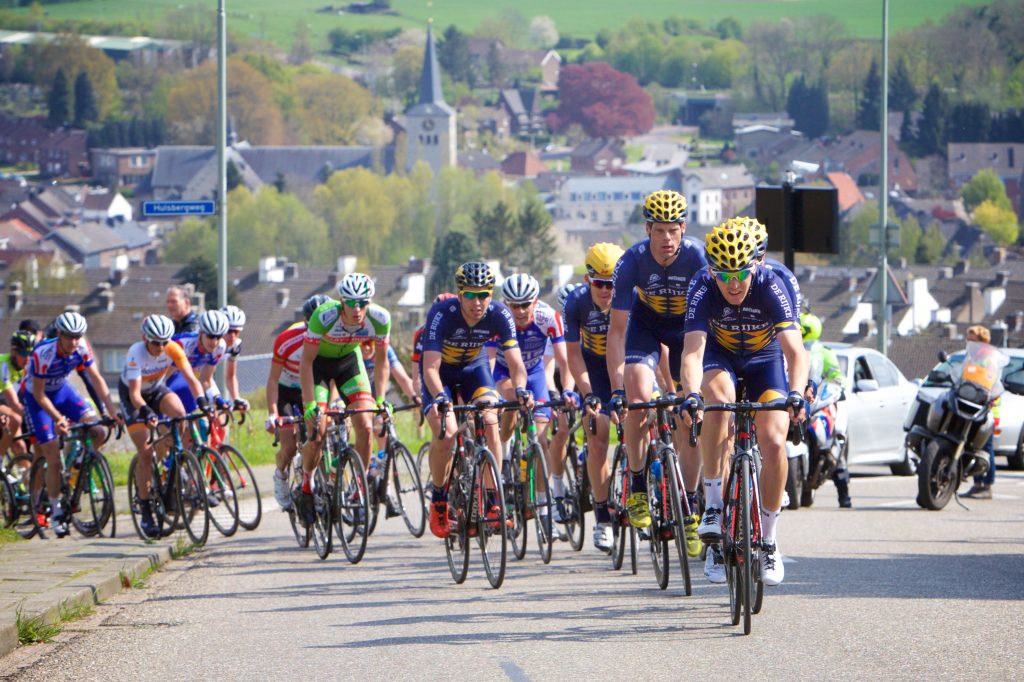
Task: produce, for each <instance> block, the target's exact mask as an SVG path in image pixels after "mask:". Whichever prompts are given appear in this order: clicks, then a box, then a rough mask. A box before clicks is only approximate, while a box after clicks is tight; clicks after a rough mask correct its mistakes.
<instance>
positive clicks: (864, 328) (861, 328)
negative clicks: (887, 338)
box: [857, 320, 875, 337]
mask: <svg viewBox="0 0 1024 682" xmlns="http://www.w3.org/2000/svg"><path fill="white" fill-rule="evenodd" d="M857 332H858V333H859V335H860V336H862V337H864V336H871V335H872V334H874V333H875V321H874V320H861V321H860V325H858V327H857Z"/></svg>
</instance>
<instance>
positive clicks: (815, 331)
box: [800, 313, 821, 341]
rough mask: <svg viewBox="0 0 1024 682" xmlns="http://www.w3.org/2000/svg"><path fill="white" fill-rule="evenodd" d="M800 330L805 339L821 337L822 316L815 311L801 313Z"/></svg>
mask: <svg viewBox="0 0 1024 682" xmlns="http://www.w3.org/2000/svg"><path fill="white" fill-rule="evenodd" d="M800 331H801V332H803V336H804V341H817V340H818V339H820V338H821V318H820V317H818V316H817V315H815V314H814V313H800Z"/></svg>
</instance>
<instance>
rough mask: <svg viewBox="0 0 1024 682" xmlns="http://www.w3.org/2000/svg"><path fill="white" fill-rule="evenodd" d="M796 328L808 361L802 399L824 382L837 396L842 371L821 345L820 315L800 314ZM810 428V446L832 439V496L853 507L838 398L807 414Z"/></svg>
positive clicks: (842, 409) (843, 417)
mask: <svg viewBox="0 0 1024 682" xmlns="http://www.w3.org/2000/svg"><path fill="white" fill-rule="evenodd" d="M800 331H801V334H802V335H803V340H804V348H806V349H807V353H808V359H809V362H810V373H809V376H810V381H808V382H807V390H806V391H805V393H804V398H805V399H806V400H807V401H808V403H813V402H814V400H815V398H816V397H817V396H818V395H819V394H821V393H822V391H823V390H825V385H826V384H829V385H830V390H832V391H834V392H835V393H836V394H837V395H838V394H839V392H840V391H842V390H843V384H844V383H845V382H844V379H843V370H842V369H841V368H840V367H839V358H838V357H837V356H836V352H835V351H834V350H832V349H831V348H829V347H828V346H826V345H825V344H823V343H822V342H821V341H819V339H820V338H821V318H819V317H818V316H817V315H814V314H812V313H801V315H800ZM811 420H812V421H811V425H810V426H811V428H809V429H808V432H809V433H810V434H811V435H812V437H813V438H812V439H813V441H814V443H808V444H807V445H808V447H810V446H812V445H822V444H825V443H828V442H830V440H831V441H832V442H834V443H835V445H834V448H835V450H834V452H835V460H836V468H835V470H834V471H833V472H832V482H833V483H835V485H836V495H837V496H838V497H839V506H840V507H842V508H844V509H849V508H850V507H852V506H853V503H852V502H851V501H850V472H849V470H848V469H847V466H846V447H844V446H845V443H846V423H847V416H846V409H845V407H844V405H843V403H842V401H836V402H834V403H832V404H831V405H829V406H828V407H826V408H824V409H822V410H821V411H820V412H818V413H816V414H814V415H813V416H811Z"/></svg>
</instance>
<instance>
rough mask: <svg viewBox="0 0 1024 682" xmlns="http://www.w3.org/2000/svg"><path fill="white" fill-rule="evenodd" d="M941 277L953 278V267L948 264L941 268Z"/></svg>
mask: <svg viewBox="0 0 1024 682" xmlns="http://www.w3.org/2000/svg"><path fill="white" fill-rule="evenodd" d="M939 279H953V268H951V267H949V266H948V265H945V266H943V267H941V268H939Z"/></svg>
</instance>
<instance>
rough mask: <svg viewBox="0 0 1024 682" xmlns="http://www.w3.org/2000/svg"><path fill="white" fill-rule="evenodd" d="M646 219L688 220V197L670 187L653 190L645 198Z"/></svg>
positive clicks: (657, 220) (662, 220) (668, 221)
mask: <svg viewBox="0 0 1024 682" xmlns="http://www.w3.org/2000/svg"><path fill="white" fill-rule="evenodd" d="M644 220H646V221H647V222H649V223H681V222H683V221H684V220H686V197H684V196H683V195H682V194H680V193H679V192H673V191H672V190H670V189H659V190H658V191H657V192H651V193H650V194H648V195H647V198H646V199H644Z"/></svg>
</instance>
